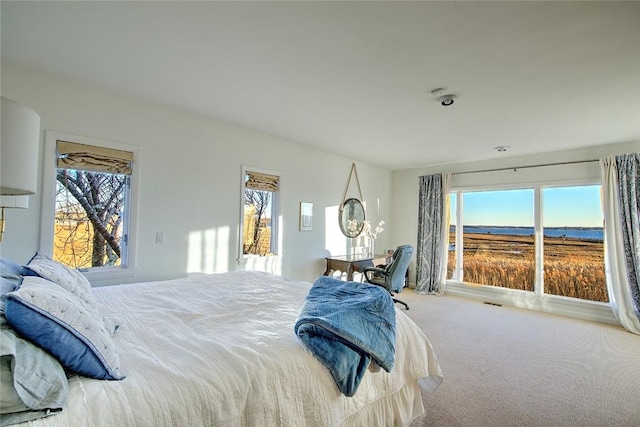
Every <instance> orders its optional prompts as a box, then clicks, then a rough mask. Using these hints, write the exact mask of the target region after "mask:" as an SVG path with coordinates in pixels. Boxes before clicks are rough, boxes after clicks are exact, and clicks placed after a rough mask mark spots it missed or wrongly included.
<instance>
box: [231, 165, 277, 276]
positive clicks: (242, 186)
mask: <svg viewBox="0 0 640 427" xmlns="http://www.w3.org/2000/svg"><path fill="white" fill-rule="evenodd" d="M249 172H255V173H262V174H267V175H274V176H277V177H278V191H274V192H272V194H273V196H272V199H271V236H270V247H271V250H272V253H273V255H254V254H245V253H244V250H243V245H244V243H243V242H244V197H245V190H246V180H245V177H246V175H247V173H249ZM281 193H282V173H280V172H276V171H272V170H266V169H260V168H254V167H251V166H246V165H242V167H241V174H240V220H239V223H238V259H237V260H238V262H239V263H240V264H243V263H246V261H247V260H249V259H271V258H277V257H280V256H282V236H281V235H280V229H281V228H280V217H281V208H280V204H281V201H280V199H281V198H282V197H281Z"/></svg>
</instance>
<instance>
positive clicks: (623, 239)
mask: <svg viewBox="0 0 640 427" xmlns="http://www.w3.org/2000/svg"><path fill="white" fill-rule="evenodd" d="M600 167H601V171H602V206H603V213H604V221H605V227H604V230H605V264H606V277H607V289H608V291H609V300H610V301H611V307H612V308H613V312H614V313H615V315H616V318H617V319H618V321H619V322H620V324H621V325H622V326H623V327H624V328H625V329H627V330H628V331H630V332H633V333H636V334H640V225H639V222H640V219H639V216H640V154H637V153H634V154H625V155H622V156H611V157H607V158H604V159H601V160H600Z"/></svg>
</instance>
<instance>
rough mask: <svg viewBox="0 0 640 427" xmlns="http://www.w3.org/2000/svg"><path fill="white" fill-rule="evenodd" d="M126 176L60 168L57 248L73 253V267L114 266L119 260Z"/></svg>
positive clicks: (58, 178) (66, 252) (57, 205)
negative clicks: (62, 230)
mask: <svg viewBox="0 0 640 427" xmlns="http://www.w3.org/2000/svg"><path fill="white" fill-rule="evenodd" d="M127 178H128V177H127V176H125V175H115V174H109V173H98V172H88V171H81V170H75V169H58V172H57V176H56V180H57V183H58V185H57V192H56V223H57V224H63V225H64V227H63V228H64V229H65V232H64V233H60V235H58V234H59V233H56V243H55V248H54V249H56V250H58V251H61V253H62V254H65V255H66V256H71V257H72V259H73V264H74V265H73V266H74V267H82V266H84V267H86V266H88V264H89V261H90V265H91V267H100V266H104V265H115V264H116V263H117V262H118V260H119V259H120V254H121V248H120V243H121V242H120V239H121V225H122V220H123V208H124V200H125V197H124V196H125V191H124V189H125V185H126V183H127Z"/></svg>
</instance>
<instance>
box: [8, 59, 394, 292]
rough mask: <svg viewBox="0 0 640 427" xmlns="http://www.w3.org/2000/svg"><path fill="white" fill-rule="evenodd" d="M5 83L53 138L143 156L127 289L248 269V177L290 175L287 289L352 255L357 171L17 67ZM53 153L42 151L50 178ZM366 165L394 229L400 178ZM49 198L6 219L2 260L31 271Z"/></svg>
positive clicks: (375, 216) (286, 184) (371, 197)
mask: <svg viewBox="0 0 640 427" xmlns="http://www.w3.org/2000/svg"><path fill="white" fill-rule="evenodd" d="M1 77H2V96H4V97H7V98H10V99H13V100H15V101H17V102H19V103H21V104H24V105H26V106H28V107H30V108H32V109H33V110H34V111H36V112H38V113H39V114H40V117H41V127H42V130H43V135H44V131H45V130H52V131H58V132H63V133H69V134H75V135H80V136H86V137H92V138H96V139H102V140H107V141H111V142H115V143H120V144H128V145H133V146H138V147H140V159H139V162H136V164H135V167H137V168H140V197H139V199H138V201H137V203H138V212H139V216H140V218H139V222H138V229H137V230H136V231H135V234H136V236H137V239H138V240H137V251H136V258H137V267H138V272H137V276H136V277H135V278H132V279H131V280H129V279H127V280H123V282H132V281H136V282H137V281H147V280H159V279H167V278H175V277H181V276H185V275H186V274H187V273H191V272H206V273H213V272H225V271H232V270H235V269H239V268H241V267H239V266H238V263H237V262H236V258H237V253H238V226H239V225H238V223H239V218H240V211H239V209H240V203H241V199H240V194H241V192H240V177H241V165H247V166H252V167H256V168H260V169H266V170H271V171H277V172H280V173H281V174H282V192H281V196H280V203H281V205H280V209H281V215H282V225H283V227H282V236H283V245H282V246H283V251H282V259H281V267H280V272H281V273H282V274H283V275H284V276H285V277H290V278H295V279H301V280H307V281H312V280H314V279H315V278H316V277H317V276H318V275H320V274H322V272H323V271H324V268H325V262H324V257H325V256H327V255H329V251H328V250H327V249H326V248H332V249H333V255H341V253H339V251H340V249H342V253H344V252H345V251H346V240H345V239H344V237H343V236H342V234H341V233H340V231H339V229H338V218H337V205H338V204H339V203H340V201H341V199H342V194H343V192H344V188H345V185H346V182H347V178H348V175H349V171H350V169H351V163H352V161H354V160H355V159H348V158H344V157H340V156H337V155H333V154H329V153H325V152H321V151H318V150H314V149H310V148H307V147H305V146H303V145H300V144H296V143H293V142H290V141H286V140H283V139H280V138H276V137H273V136H270V135H266V134H263V133H259V132H255V131H252V130H248V129H244V128H240V127H238V126H234V125H231V124H228V123H223V122H220V121H218V120H215V119H212V118H208V117H203V116H200V115H196V114H192V113H189V112H184V111H178V110H175V109H172V108H168V107H164V106H161V105H157V104H152V103H148V102H142V101H138V100H134V99H131V98H128V97H124V96H120V95H117V94H113V93H109V92H105V91H102V90H98V89H95V88H90V87H86V86H82V85H78V84H75V83H73V82H70V81H64V80H60V79H57V78H55V77H53V76H47V75H43V74H40V73H36V72H33V71H31V70H27V69H23V68H19V67H16V66H14V65H10V64H6V63H3V64H2V75H1ZM41 143H42V142H41ZM43 151H44V150H43V149H42V145H41V150H40V162H39V164H40V166H41V167H40V170H42V164H43ZM356 165H357V168H358V173H359V178H360V183H361V186H362V191H363V193H364V194H363V195H364V199H365V201H369V206H375V209H369V210H368V212H367V214H368V216H369V219H371V220H372V222H374V223H377V221H378V220H379V219H380V218H382V219H385V220H388V219H389V217H390V203H389V200H390V191H391V171H389V170H387V169H384V168H379V167H374V166H371V165H367V164H363V163H360V162H356ZM352 188H353V187H352ZM350 195H351V193H350ZM354 195H355V194H354ZM41 197H42V173H41V172H40V176H39V189H38V193H37V194H36V195H35V196H31V197H30V207H29V209H27V210H18V209H9V210H7V215H6V217H7V226H6V233H5V238H4V242H3V243H1V244H0V251H1V253H2V256H4V257H8V258H12V259H14V260H16V261H18V262H23V263H24V262H26V261H28V259H29V258H30V257H31V256H32V255H33V254H34V252H35V251H36V250H38V245H39V233H40V230H39V228H40V209H41ZM378 200H379V201H380V203H379V206H380V208H379V211H378ZM302 201H304V202H313V204H314V219H313V220H314V227H313V231H312V232H301V231H298V215H299V203H300V202H302ZM327 211H328V212H331V214H330V215H329V216H326V215H325V212H327ZM158 231H163V232H164V233H165V243H164V244H156V243H155V236H156V232H158ZM388 235H389V233H388V232H387V233H386V235H385V233H383V234H382V235H381V236H380V239H379V241H378V245H382V247H386V246H387V243H386V240H385V239H386V236H388ZM336 239H337V243H336ZM378 247H381V246H378Z"/></svg>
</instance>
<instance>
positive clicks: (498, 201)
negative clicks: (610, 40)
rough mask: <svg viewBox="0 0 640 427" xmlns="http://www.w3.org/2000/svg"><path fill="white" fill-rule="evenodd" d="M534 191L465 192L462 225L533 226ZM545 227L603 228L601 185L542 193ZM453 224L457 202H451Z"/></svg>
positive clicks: (553, 189) (558, 189) (548, 189)
mask: <svg viewBox="0 0 640 427" xmlns="http://www.w3.org/2000/svg"><path fill="white" fill-rule="evenodd" d="M533 198H534V191H533V189H527V190H499V191H482V192H468V193H465V194H464V223H465V224H468V225H502V226H528V227H533V220H534V216H533V215H534V213H533ZM542 198H543V224H544V226H545V227H564V226H567V227H602V208H601V205H600V186H599V185H589V186H578V187H557V188H545V189H543V190H542ZM451 202H452V203H451V223H452V224H455V209H456V201H455V198H452V201H451Z"/></svg>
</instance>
